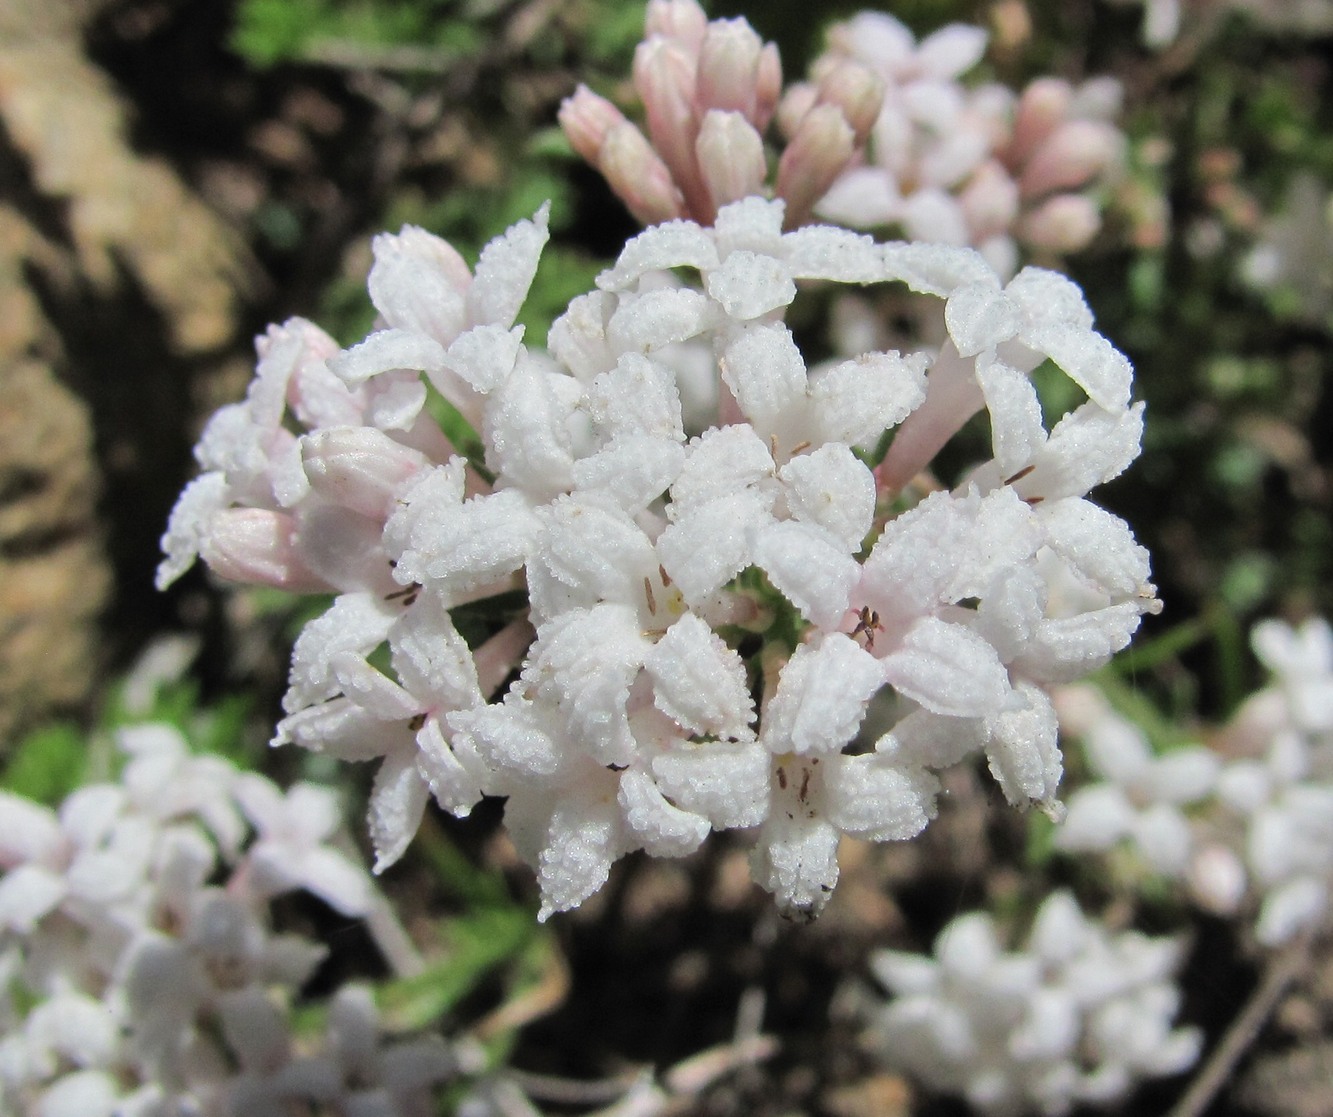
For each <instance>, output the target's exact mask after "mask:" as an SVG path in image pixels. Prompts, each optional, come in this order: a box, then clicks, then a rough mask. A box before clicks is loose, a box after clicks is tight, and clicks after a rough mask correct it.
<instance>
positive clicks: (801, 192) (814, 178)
mask: <svg viewBox="0 0 1333 1117" xmlns="http://www.w3.org/2000/svg"><path fill="white" fill-rule="evenodd" d="M855 151H856V134H855V133H854V132H853V131H852V126H851V125H850V124H848V123H847V119H846V117H844V116H843V115H842V110H841V109H840V108H838V107H837V106H836V105H816V106H815V107H814V108H813V109H811V110H810V111H809V112H808V113H806V114H805V118H804V119H803V120H802V121H801V123H800V125H799V126H798V127H797V129H796V135H795V137H794V138H793V139H792V141H791V143H789V144H788V145H787V149H786V150H785V151H784V152H783V153H782V158H781V160H780V161H779V162H778V185H777V194H778V197H780V198H782V199H784V200H785V201H786V203H787V220H786V225H787V227H788V228H789V229H792V228H796V227H797V226H798V225H802V224H804V223H805V221H806V219H807V218H808V217H809V215H810V211H811V210H812V209H813V208H814V205H815V203H816V202H817V201H819V199H820V198H822V197H823V196H824V195H825V194H826V193H827V192H828V188H829V187H830V186H831V185H832V184H833V180H834V179H835V178H837V177H838V175H839V174H841V173H842V171H843V169H844V168H845V167H846V166H847V164H848V163H849V162H851V159H852V155H853V154H854V153H855Z"/></svg>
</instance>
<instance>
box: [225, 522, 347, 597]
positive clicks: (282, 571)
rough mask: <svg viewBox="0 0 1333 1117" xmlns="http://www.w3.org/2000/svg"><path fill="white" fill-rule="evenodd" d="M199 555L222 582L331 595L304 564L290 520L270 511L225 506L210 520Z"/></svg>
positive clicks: (300, 542) (325, 586)
mask: <svg viewBox="0 0 1333 1117" xmlns="http://www.w3.org/2000/svg"><path fill="white" fill-rule="evenodd" d="M200 553H201V554H202V556H203V559H204V561H205V562H206V563H208V566H209V569H211V570H212V571H213V572H214V573H215V574H217V575H218V576H219V577H221V578H227V579H230V580H231V581H233V582H244V583H248V584H251V585H261V586H273V587H275V588H277V589H284V590H289V591H291V592H293V593H321V592H328V590H329V589H330V588H331V587H330V585H329V583H328V582H327V581H325V580H324V579H323V578H322V577H320V576H319V575H318V574H316V573H315V572H314V571H313V570H311V569H310V567H309V566H308V565H307V564H306V554H305V548H304V546H303V545H302V540H301V538H300V535H299V533H298V530H297V525H296V521H295V519H294V518H293V517H292V516H289V515H286V514H285V513H282V512H271V511H269V510H268V509H266V508H227V509H223V510H222V511H220V512H217V513H215V514H214V515H213V517H212V518H211V519H210V520H209V524H208V531H207V534H206V535H205V536H204V538H203V545H202V547H201V551H200Z"/></svg>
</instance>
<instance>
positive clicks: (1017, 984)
mask: <svg viewBox="0 0 1333 1117" xmlns="http://www.w3.org/2000/svg"><path fill="white" fill-rule="evenodd" d="M934 955H935V956H934V958H927V957H922V956H920V955H916V954H910V953H905V952H897V951H880V952H879V953H878V954H876V955H875V956H874V957H873V958H872V960H871V966H872V968H873V969H874V972H875V976H876V977H877V978H879V980H880V981H881V983H883V984H884V985H885V986H886V987H887V988H888V989H889V990H890V991H891V992H892V993H893V994H895V996H894V998H893V999H892V1000H891V1001H889V1003H888V1004H887V1005H886V1006H885V1007H884V1008H883V1009H882V1010H881V1011H880V1012H879V1013H878V1014H877V1015H876V1017H875V1018H874V1020H873V1021H872V1023H871V1033H870V1034H871V1038H872V1039H873V1041H874V1044H875V1048H876V1050H878V1051H879V1052H880V1054H881V1057H882V1058H883V1059H884V1060H885V1062H887V1063H888V1064H889V1065H890V1066H893V1067H895V1068H899V1069H902V1070H906V1071H908V1072H909V1073H911V1074H914V1075H916V1076H918V1077H920V1078H921V1079H922V1080H923V1081H925V1082H926V1083H927V1085H929V1086H930V1087H932V1088H933V1089H936V1090H939V1091H941V1092H945V1093H951V1094H960V1095H962V1096H964V1097H965V1098H966V1099H967V1100H968V1102H969V1103H970V1104H971V1105H972V1106H973V1107H975V1108H976V1109H978V1110H979V1111H981V1112H983V1113H989V1114H1017V1113H1022V1112H1028V1111H1031V1110H1033V1109H1035V1110H1037V1111H1039V1112H1041V1113H1043V1114H1050V1115H1052V1117H1055V1115H1059V1114H1065V1113H1068V1112H1069V1111H1070V1110H1071V1109H1072V1108H1073V1107H1074V1106H1075V1105H1077V1104H1078V1103H1080V1102H1101V1103H1104V1102H1109V1101H1114V1100H1117V1099H1119V1098H1122V1097H1124V1096H1125V1095H1126V1094H1128V1093H1129V1091H1130V1090H1131V1089H1132V1088H1133V1086H1134V1085H1135V1084H1136V1083H1137V1082H1138V1081H1140V1080H1142V1079H1145V1078H1152V1077H1161V1076H1164V1075H1172V1074H1178V1073H1180V1072H1181V1071H1183V1070H1185V1069H1186V1068H1188V1067H1189V1066H1190V1065H1191V1064H1192V1063H1193V1062H1194V1061H1195V1060H1196V1059H1197V1058H1198V1055H1199V1050H1200V1047H1201V1035H1200V1033H1199V1031H1198V1030H1197V1029H1195V1028H1175V1029H1173V1028H1172V1027H1171V1018H1172V1017H1173V1016H1174V1015H1175V1013H1176V1011H1177V1009H1178V1007H1179V999H1180V998H1179V991H1178V990H1177V989H1176V988H1175V986H1174V985H1173V984H1172V982H1171V977H1172V975H1173V973H1174V972H1175V970H1176V969H1177V968H1178V967H1179V965H1180V950H1179V947H1178V944H1177V943H1175V942H1174V941H1173V940H1169V939H1149V938H1147V937H1146V936H1143V935H1139V934H1138V933H1136V932H1132V931H1129V932H1123V933H1121V934H1118V935H1111V934H1110V933H1108V932H1107V931H1106V930H1105V929H1104V928H1103V927H1102V926H1101V925H1100V924H1098V923H1097V922H1096V921H1094V920H1091V919H1088V918H1087V917H1086V916H1085V915H1084V914H1083V912H1082V911H1081V910H1080V909H1079V906H1078V904H1077V902H1076V901H1075V900H1074V899H1073V897H1072V896H1070V895H1069V893H1067V892H1057V893H1055V894H1053V895H1051V896H1050V897H1048V898H1047V899H1046V900H1045V902H1044V903H1043V904H1042V905H1041V907H1040V909H1039V910H1038V912H1037V916H1036V919H1035V921H1034V923H1033V927H1032V932H1031V936H1030V938H1029V943H1028V946H1027V948H1026V949H1025V950H1023V951H1021V952H1014V953H1006V952H1004V951H1002V950H1001V948H1000V945H999V941H998V938H997V935H996V931H995V927H994V924H993V922H992V920H991V918H990V916H988V915H986V914H983V913H974V914H970V915H964V916H960V917H959V918H957V919H955V920H954V921H953V922H952V923H950V924H949V925H948V926H947V927H946V928H945V929H944V930H943V931H941V932H940V934H939V936H938V937H937V938H936V940H935V948H934Z"/></svg>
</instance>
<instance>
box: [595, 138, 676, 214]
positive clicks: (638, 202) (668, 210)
mask: <svg viewBox="0 0 1333 1117" xmlns="http://www.w3.org/2000/svg"><path fill="white" fill-rule="evenodd" d="M597 166H598V169H599V170H600V171H601V172H602V174H603V175H604V176H605V177H606V181H607V182H608V183H609V184H610V186H611V189H612V190H614V191H615V192H616V196H617V197H619V198H620V200H621V201H622V202H624V203H625V208H626V209H628V210H629V211H630V213H632V214H633V215H634V217H635V219H636V220H638V221H641V222H643V224H645V225H657V224H660V223H661V222H663V221H670V220H672V219H673V218H677V217H683V216H684V215H685V205H684V202H683V200H682V198H681V194H680V191H679V190H678V189H677V188H676V184H675V182H674V180H673V178H672V174H671V171H670V169H669V168H668V167H667V165H666V163H664V162H663V161H662V159H661V157H660V156H659V155H658V154H657V152H656V151H654V150H653V146H652V145H651V144H650V143H649V142H648V140H647V138H646V137H645V136H644V134H643V133H642V132H640V131H639V130H638V129H637V128H636V127H635V126H634V125H633V124H631V123H630V122H629V121H628V120H626V121H623V122H622V123H620V124H617V125H616V126H615V127H614V128H612V129H611V131H610V132H609V133H607V137H606V142H605V143H603V144H602V154H601V158H600V160H599V161H598V164H597Z"/></svg>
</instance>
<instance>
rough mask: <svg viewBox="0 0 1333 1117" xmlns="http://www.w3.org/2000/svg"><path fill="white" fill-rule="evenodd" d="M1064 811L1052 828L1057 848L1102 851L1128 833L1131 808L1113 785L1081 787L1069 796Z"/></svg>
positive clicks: (1132, 810)
mask: <svg viewBox="0 0 1333 1117" xmlns="http://www.w3.org/2000/svg"><path fill="white" fill-rule="evenodd" d="M1067 806H1068V813H1067V814H1066V815H1065V819H1064V821H1063V822H1062V823H1061V824H1060V826H1059V828H1058V829H1057V830H1056V831H1055V844H1056V847H1057V848H1059V849H1072V850H1098V851H1104V850H1108V849H1110V848H1111V847H1112V846H1114V845H1115V844H1116V843H1117V842H1118V841H1120V839H1121V838H1123V837H1124V836H1125V835H1126V834H1128V833H1129V829H1130V827H1131V826H1132V825H1133V823H1134V808H1133V806H1132V805H1131V804H1130V802H1129V800H1127V799H1126V798H1125V794H1124V792H1123V791H1122V790H1121V789H1120V788H1119V787H1117V786H1115V785H1114V784H1092V785H1091V786H1089V787H1081V788H1079V789H1078V790H1077V791H1075V792H1074V794H1073V795H1071V796H1070V797H1069V802H1068V805H1067Z"/></svg>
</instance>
